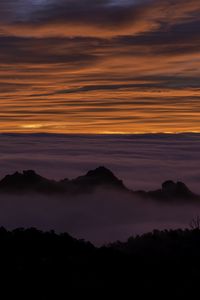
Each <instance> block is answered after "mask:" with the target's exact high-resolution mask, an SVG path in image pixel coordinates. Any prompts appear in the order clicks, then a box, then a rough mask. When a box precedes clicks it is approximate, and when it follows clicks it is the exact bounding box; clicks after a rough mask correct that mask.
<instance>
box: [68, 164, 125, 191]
mask: <svg viewBox="0 0 200 300" xmlns="http://www.w3.org/2000/svg"><path fill="white" fill-rule="evenodd" d="M73 182H74V183H76V184H77V185H85V186H86V187H87V186H94V187H96V186H110V187H114V188H125V186H124V184H123V182H122V181H121V180H120V179H118V178H117V177H116V176H115V175H114V174H113V173H112V172H111V171H110V170H109V169H107V168H105V167H104V166H100V167H98V168H96V169H94V170H90V171H88V172H87V173H86V175H84V176H80V177H78V178H76V179H74V181H73Z"/></svg>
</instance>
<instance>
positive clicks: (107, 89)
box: [0, 0, 200, 134]
mask: <svg viewBox="0 0 200 300" xmlns="http://www.w3.org/2000/svg"><path fill="white" fill-rule="evenodd" d="M83 2H84V3H83ZM199 16H200V3H199V0H191V1H189V2H188V1H186V0H172V1H170V2H169V1H167V0H159V1H158V0H152V1H143V0H141V1H134V0H130V1H126V2H124V1H114V2H113V1H111V0H103V1H102V2H100V1H95V0H84V1H83V0H76V1H75V2H74V3H73V1H69V0H57V1H53V0H51V1H38V0H32V1H30V0H23V1H22V0H18V1H17V2H16V1H13V0H11V1H10V2H9V3H8V1H6V0H2V1H1V2H0V19H1V21H0V29H1V30H0V45H1V46H0V92H1V93H0V132H2V133H4V132H16V133H20V132H22V133H23V132H33V133H34V132H35V133H37V132H38V133H40V132H47V133H68V134H70V133H72V134H74V133H77V134H80V133H82V134H84V133H85V134H90V133H91V134H137V133H138V134H143V133H145V134H146V133H161V132H163V133H183V132H186V133H188V132H200V101H199V100H200V80H199V79H200V52H199V49H200V39H199V35H200V33H199V30H198V28H199V26H200V17H199Z"/></svg>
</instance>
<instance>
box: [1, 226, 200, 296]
mask: <svg viewBox="0 0 200 300" xmlns="http://www.w3.org/2000/svg"><path fill="white" fill-rule="evenodd" d="M0 271H1V277H2V279H1V284H2V287H4V283H8V285H9V286H10V287H13V288H10V289H8V290H7V292H8V293H16V294H17V293H22V292H24V290H25V287H28V290H29V293H30V294H29V296H28V297H27V299H30V298H31V297H32V296H33V295H34V297H33V298H35V299H36V298H37V299H40V298H38V296H37V293H39V295H40V296H41V299H49V298H50V297H52V296H53V295H54V298H55V297H58V294H60V295H61V294H62V295H69V294H70V293H74V294H75V293H84V292H87V293H90V292H91V291H93V292H96V291H99V293H101V292H105V291H111V292H112V293H115V292H116V293H118V292H122V291H123V292H128V291H129V292H130V291H131V292H132V293H134V295H136V294H139V295H140V296H147V295H148V297H149V296H150V295H156V294H158V295H159V294H160V296H161V293H164V294H165V295H167V294H169V297H170V295H173V297H174V296H178V297H180V296H185V295H186V294H188V295H192V293H194V292H195V291H198V286H199V280H200V230H199V229H198V228H195V229H191V230H166V231H157V230H155V231H154V232H152V233H148V234H144V235H142V236H136V237H131V238H130V239H128V241H127V242H125V243H122V242H116V243H114V244H111V245H108V246H104V247H101V248H96V247H94V246H93V245H92V244H91V243H89V242H85V241H84V240H77V239H74V238H72V237H71V236H70V235H68V234H66V233H64V234H56V233H55V232H54V231H50V232H42V231H39V230H36V229H34V228H31V229H16V230H13V231H7V230H6V229H4V228H1V229H0ZM59 299H60V296H59ZM64 299H67V298H64ZM70 299H71V298H70Z"/></svg>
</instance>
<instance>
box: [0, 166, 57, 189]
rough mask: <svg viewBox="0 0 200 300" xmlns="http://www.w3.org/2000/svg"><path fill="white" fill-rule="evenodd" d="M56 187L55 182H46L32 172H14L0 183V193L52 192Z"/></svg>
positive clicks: (46, 180)
mask: <svg viewBox="0 0 200 300" xmlns="http://www.w3.org/2000/svg"><path fill="white" fill-rule="evenodd" d="M55 187H56V182H54V181H53V180H48V179H46V178H44V177H42V176H40V175H38V174H37V173H36V172H35V171H33V170H27V171H23V172H22V173H19V172H16V173H14V174H12V175H7V176H5V177H4V178H3V179H2V180H1V181H0V191H3V192H10V193H12V192H26V191H33V192H34V191H35V192H45V193H48V192H52V191H53V189H55Z"/></svg>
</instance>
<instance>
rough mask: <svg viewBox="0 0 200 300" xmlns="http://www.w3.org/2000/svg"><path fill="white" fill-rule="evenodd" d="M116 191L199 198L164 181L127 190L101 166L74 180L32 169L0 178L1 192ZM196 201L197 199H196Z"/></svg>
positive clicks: (164, 198)
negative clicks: (146, 188) (49, 176)
mask: <svg viewBox="0 0 200 300" xmlns="http://www.w3.org/2000/svg"><path fill="white" fill-rule="evenodd" d="M97 188H101V189H103V190H117V191H120V192H122V193H124V194H126V195H127V194H128V195H129V196H133V197H142V198H144V199H153V200H159V201H177V200H178V201H185V200H186V201H188V200H195V201H196V200H199V201H200V196H198V195H196V194H194V193H193V192H192V191H190V189H189V188H188V187H187V186H186V185H185V184H184V183H183V182H180V181H178V182H176V183H175V182H174V181H172V180H168V181H165V182H164V183H163V184H162V187H161V189H158V190H155V191H149V192H145V191H136V192H134V191H131V190H129V189H128V188H127V187H126V186H125V185H124V184H123V181H122V180H120V179H118V178H117V177H116V176H115V175H114V174H113V172H111V171H110V170H109V169H107V168H105V167H103V166H101V167H98V168H96V169H94V170H90V171H88V172H87V173H86V174H85V175H83V176H80V177H77V178H75V179H72V180H69V179H67V178H66V179H63V180H61V181H55V180H49V179H47V178H45V177H42V176H40V175H38V174H37V173H36V172H35V171H33V170H27V171H23V172H22V173H19V172H16V173H14V174H12V175H7V176H5V177H4V178H3V179H2V180H1V181H0V192H1V193H13V194H14V193H27V192H37V193H42V194H49V195H51V194H64V195H74V194H84V193H91V192H93V191H94V190H95V189H97ZM199 203H200V202H199Z"/></svg>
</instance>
